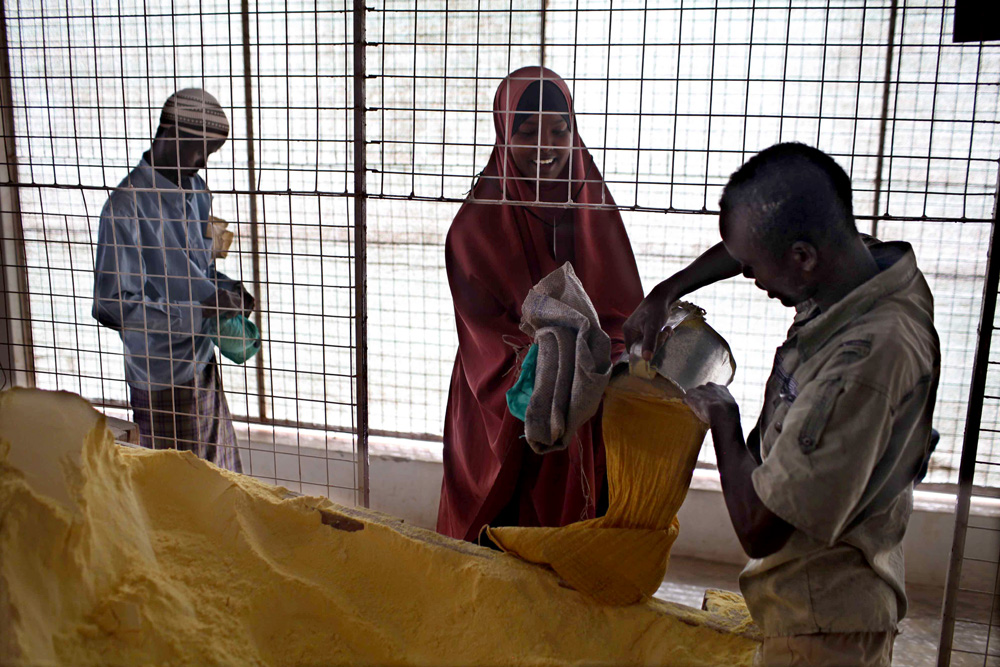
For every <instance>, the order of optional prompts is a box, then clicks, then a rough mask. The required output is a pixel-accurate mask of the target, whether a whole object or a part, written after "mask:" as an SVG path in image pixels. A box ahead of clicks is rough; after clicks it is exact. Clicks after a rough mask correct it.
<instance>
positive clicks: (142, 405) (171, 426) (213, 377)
mask: <svg viewBox="0 0 1000 667" xmlns="http://www.w3.org/2000/svg"><path fill="white" fill-rule="evenodd" d="M129 390H130V392H131V398H130V402H131V404H132V411H133V419H134V420H135V423H136V424H138V425H139V444H141V445H142V446H143V447H150V448H152V449H185V450H188V451H191V452H194V453H195V454H196V455H197V456H198V457H200V458H203V459H205V460H206V461H211V462H212V463H214V464H215V465H217V466H219V467H220V468H225V469H227V470H232V471H233V472H243V465H242V462H241V461H240V452H239V450H238V449H237V448H236V431H235V430H234V429H233V418H232V415H231V414H230V412H229V405H228V404H227V403H226V395H225V393H223V390H222V378H221V377H220V376H219V369H218V366H217V365H216V362H215V360H214V359H213V360H212V362H211V363H210V364H209V365H208V366H207V367H206V368H205V372H204V373H203V374H202V376H201V378H198V377H197V376H196V377H195V378H194V379H193V380H192V381H191V382H190V383H188V384H186V385H181V386H178V387H173V388H172V389H164V390H162V391H143V390H141V389H136V388H134V387H129Z"/></svg>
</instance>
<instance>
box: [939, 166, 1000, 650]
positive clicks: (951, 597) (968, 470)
mask: <svg viewBox="0 0 1000 667" xmlns="http://www.w3.org/2000/svg"><path fill="white" fill-rule="evenodd" d="M998 214H1000V171H998V173H997V194H996V199H995V200H994V203H993V223H992V229H991V231H990V247H989V251H988V257H989V259H988V260H987V263H986V282H985V284H984V285H983V305H982V309H981V311H980V316H979V341H978V343H977V344H976V356H975V360H974V361H973V365H972V384H971V385H970V387H969V408H968V411H967V412H966V416H965V437H964V438H963V439H962V462H961V464H960V466H959V469H958V501H957V507H956V512H955V535H954V538H953V540H952V544H951V562H950V564H949V566H948V578H947V580H946V582H945V595H944V603H943V606H942V611H941V641H940V643H939V644H938V663H937V664H938V667H948V666H949V665H950V664H951V653H952V645H953V641H954V637H955V620H956V619H955V609H956V607H957V604H958V592H959V591H958V589H959V584H960V582H961V577H962V559H963V557H964V554H965V535H966V531H967V529H968V527H969V507H970V505H971V502H972V483H973V480H974V476H975V472H976V456H977V455H978V453H979V426H980V423H981V421H982V417H983V399H984V396H985V394H986V380H987V375H988V374H989V359H990V343H991V342H992V338H993V323H994V321H995V319H994V318H995V317H996V308H997V295H998V289H1000V258H998V257H997V256H996V254H995V253H996V251H997V250H1000V238H998V237H1000V224H998V222H1000V220H998ZM994 595H996V592H994Z"/></svg>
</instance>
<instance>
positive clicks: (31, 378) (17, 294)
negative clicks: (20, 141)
mask: <svg viewBox="0 0 1000 667" xmlns="http://www.w3.org/2000/svg"><path fill="white" fill-rule="evenodd" d="M9 53H10V51H9V49H8V45H7V11H6V6H5V4H4V3H3V2H0V133H2V135H3V154H4V163H3V171H2V176H0V178H2V179H3V180H2V182H0V241H2V242H0V373H3V377H0V388H2V387H3V386H4V385H5V384H7V383H10V384H14V385H21V386H28V387H33V386H35V361H34V353H33V349H32V340H31V301H30V299H29V295H28V270H27V255H26V253H25V249H24V229H23V226H22V224H21V194H20V190H19V186H18V183H19V180H18V174H17V145H16V142H15V135H14V92H13V88H12V86H11V79H10V56H9ZM8 374H9V375H8Z"/></svg>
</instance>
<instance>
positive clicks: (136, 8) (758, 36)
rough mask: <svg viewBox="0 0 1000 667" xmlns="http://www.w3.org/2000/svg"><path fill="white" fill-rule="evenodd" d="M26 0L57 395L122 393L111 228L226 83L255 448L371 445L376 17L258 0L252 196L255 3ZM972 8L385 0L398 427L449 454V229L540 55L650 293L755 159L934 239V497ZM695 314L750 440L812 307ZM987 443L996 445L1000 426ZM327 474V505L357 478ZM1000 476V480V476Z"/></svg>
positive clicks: (964, 241) (974, 122) (18, 18)
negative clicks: (143, 166) (825, 183)
mask: <svg viewBox="0 0 1000 667" xmlns="http://www.w3.org/2000/svg"><path fill="white" fill-rule="evenodd" d="M7 4H8V5H9V6H8V7H7V8H6V14H7V17H6V18H7V25H6V27H7V34H8V40H9V46H10V48H9V55H10V62H11V68H12V77H11V83H12V87H13V92H14V105H13V107H14V108H13V110H14V116H15V122H16V128H17V134H16V137H15V139H16V144H17V153H18V160H19V175H20V188H19V192H20V198H21V213H22V220H23V225H24V233H25V240H26V245H25V247H26V252H27V273H28V284H29V286H30V305H31V333H32V337H33V348H32V354H33V360H34V366H35V371H36V376H37V379H38V383H39V385H41V386H45V387H59V388H66V389H72V390H74V391H78V392H80V393H82V394H83V395H85V396H87V397H88V398H91V399H93V400H95V401H97V402H98V403H100V404H104V405H108V406H124V405H126V398H127V397H126V387H125V384H124V381H123V375H122V351H121V343H120V341H119V340H118V339H117V337H116V336H115V335H114V334H113V333H111V332H109V331H107V330H102V329H99V328H98V327H97V325H96V323H95V322H94V321H93V320H92V319H91V317H90V304H91V291H92V277H93V275H92V270H93V252H94V242H95V236H96V229H97V216H98V214H99V211H100V208H101V206H102V205H103V202H104V200H105V199H106V197H107V194H108V192H109V190H110V189H111V188H113V187H114V186H115V185H116V184H117V183H118V182H119V181H120V180H121V178H122V177H123V176H124V175H125V173H127V171H128V169H129V168H130V167H131V166H133V165H134V164H135V162H136V161H137V159H138V156H139V155H140V154H141V152H142V151H143V150H145V148H146V147H147V146H148V142H149V138H150V136H151V135H152V133H153V131H154V130H155V125H156V117H157V114H158V112H159V106H160V104H161V103H162V101H163V99H165V97H166V96H167V95H168V94H169V93H170V92H172V91H173V90H175V89H177V88H180V87H183V86H186V85H196V86H201V87H205V88H207V89H209V90H210V91H212V92H213V93H214V94H215V95H216V96H217V97H219V99H220V100H221V101H222V103H223V105H224V107H225V108H226V110H227V113H229V115H230V120H231V122H232V126H233V128H234V129H233V134H232V135H231V139H230V141H229V142H228V143H227V144H226V145H225V147H224V148H223V150H222V151H221V153H220V154H218V155H216V156H214V157H213V159H212V162H211V167H210V169H209V170H208V172H207V174H208V175H207V178H208V182H209V185H210V187H211V189H212V191H213V193H214V195H215V200H214V213H215V214H216V215H218V216H219V217H222V218H225V219H227V220H229V221H230V222H231V223H232V224H233V226H234V227H235V231H236V232H237V243H236V245H235V246H234V248H233V251H232V253H231V254H230V256H229V258H228V259H226V260H224V261H223V262H222V263H220V268H221V269H222V270H224V271H226V272H228V273H229V274H230V275H232V276H233V277H236V278H240V279H242V280H244V282H246V283H247V284H251V283H252V276H253V266H254V255H255V253H256V257H257V260H256V261H257V262H258V266H259V268H260V275H261V284H260V292H261V293H260V294H259V295H258V297H259V303H260V305H261V308H262V309H263V314H264V318H263V332H264V336H265V345H264V350H263V354H262V360H263V368H262V369H261V370H260V371H258V370H257V368H256V367H255V366H254V365H253V363H254V362H251V364H249V365H248V366H246V367H235V366H232V365H229V364H227V365H226V366H225V369H224V373H223V376H224V382H225V386H226V390H227V394H228V395H229V397H230V404H231V407H232V409H233V411H234V413H235V414H236V416H237V418H238V420H239V421H240V426H239V429H240V430H239V435H240V437H241V438H243V439H246V440H250V441H252V442H253V443H254V445H253V447H254V448H255V449H260V450H261V452H260V454H261V456H259V457H258V456H256V453H257V452H256V451H255V452H252V454H253V456H251V461H253V462H256V461H257V460H264V459H265V458H266V459H269V460H270V461H271V464H270V465H271V468H276V466H277V464H276V463H275V461H277V457H278V456H279V454H281V453H288V455H289V456H295V455H301V456H303V457H311V456H317V457H319V458H320V459H324V460H325V459H326V458H328V453H329V452H332V451H336V452H338V453H337V456H342V457H343V458H344V459H345V460H347V461H350V460H351V459H352V447H353V444H352V441H351V437H350V436H344V438H346V444H344V442H341V437H340V436H335V435H332V432H333V431H336V430H340V431H345V432H349V431H351V430H352V428H353V426H354V419H355V410H356V407H357V401H356V396H357V394H356V375H357V368H356V363H355V356H356V355H355V348H354V345H355V338H354V336H355V334H354V324H355V321H354V319H353V318H354V299H353V289H354V287H355V286H356V283H355V281H354V273H353V268H352V266H353V260H354V258H355V257H356V256H357V249H356V248H354V246H353V245H352V244H353V235H352V225H353V222H354V221H353V218H352V211H353V209H352V199H351V194H352V193H353V185H352V183H353V181H352V178H353V160H352V148H353V147H352V141H353V129H352V128H353V126H352V122H353V116H352V111H351V109H352V105H353V103H354V100H353V97H352V88H351V86H352V81H351V79H352V76H353V65H352V54H351V48H352V45H351V42H352V31H351V21H352V12H351V6H350V5H348V4H346V3H335V4H334V5H330V4H320V3H316V2H273V3H272V2H267V3H265V2H260V3H251V4H250V6H249V8H248V18H249V22H248V28H249V41H248V44H249V45H250V49H249V54H250V62H249V71H250V82H251V93H252V101H251V104H250V110H251V111H252V115H253V129H254V142H253V146H254V149H255V151H254V152H255V172H254V178H255V180H254V182H253V184H252V186H251V185H249V181H248V172H247V168H248V159H249V154H248V150H247V147H248V141H247V139H248V136H247V131H246V114H247V108H246V103H245V89H244V78H243V77H244V72H243V53H242V48H243V40H242V35H241V32H242V22H241V12H240V7H239V5H238V4H237V3H233V2H222V1H219V0H216V1H202V2H194V1H190V2H172V3H166V2H162V3H160V2H154V3H150V2H146V3H144V4H143V5H141V6H140V5H135V4H130V3H126V2H111V1H110V0H90V2H85V3H69V2H68V1H67V2H63V3H45V4H44V5H43V4H41V3H37V2H34V3H33V2H26V1H24V0H21V1H18V2H13V3H7ZM952 14H953V8H952V4H951V3H950V2H941V1H940V0H938V1H931V0H925V1H920V2H917V1H914V2H901V3H898V4H896V3H893V2H891V1H890V0H879V1H876V0H868V1H865V0H852V1H847V2H840V3H828V2H825V1H819V0H809V1H806V2H796V3H788V2H776V1H774V2H771V1H767V0H756V1H754V2H750V1H749V0H731V1H728V2H685V3H679V4H677V5H672V6H670V7H669V8H661V7H658V6H653V7H651V6H649V3H645V2H616V3H614V4H613V5H610V6H609V5H604V4H600V3H592V2H582V1H577V0H571V1H552V2H548V3H547V4H546V9H545V12H544V15H543V13H542V12H541V11H539V6H538V3H537V2H519V1H517V0H504V1H501V0H455V1H452V0H448V2H444V1H443V0H441V1H439V2H416V1H412V0H411V1H408V2H394V1H388V2H383V1H378V2H374V3H373V4H372V6H371V7H370V8H369V11H368V12H367V22H368V47H367V55H368V67H367V83H368V97H367V100H366V102H365V104H366V108H367V111H366V120H367V124H368V138H369V141H368V145H367V160H368V164H369V173H368V191H369V196H370V197H371V201H370V202H369V213H368V234H367V243H368V266H369V279H368V285H367V286H368V298H369V312H368V316H369V322H370V332H371V333H370V338H369V362H370V376H369V382H368V387H369V389H370V392H371V401H370V408H371V419H370V423H371V426H372V427H373V429H374V430H375V431H382V432H386V433H398V434H406V435H409V436H416V437H420V438H425V439H432V440H433V439H439V438H440V435H441V428H442V424H443V414H444V404H445V401H446V398H447V391H448V380H449V377H450V373H451V366H452V362H453V360H454V354H455V348H456V337H455V333H454V323H453V313H452V306H451V298H450V294H449V293H448V289H447V282H446V279H445V274H444V260H443V247H442V246H443V240H444V235H445V233H446V231H447V228H448V225H449V223H450V221H451V218H452V216H453V215H454V213H455V212H456V211H457V208H458V204H459V202H460V201H461V200H462V199H463V197H464V196H465V194H466V192H468V190H469V188H470V186H471V184H472V182H473V179H474V177H475V175H476V173H477V172H478V171H479V170H480V169H482V168H483V166H484V165H485V163H486V159H487V156H488V154H489V151H490V149H491V147H492V145H493V141H494V136H493V135H494V132H493V124H492V114H491V105H492V97H493V93H494V91H495V89H496V86H497V84H498V83H499V81H500V80H501V79H502V77H503V76H504V75H506V74H507V73H508V72H509V71H511V70H512V69H515V68H517V67H519V66H523V65H527V64H536V63H538V62H539V59H540V58H541V57H542V55H541V52H542V48H543V42H544V51H545V54H544V58H545V64H546V65H547V66H549V67H551V68H553V69H555V70H556V71H557V72H559V73H560V74H562V75H563V76H564V77H565V78H566V79H567V81H568V82H569V84H570V87H571V89H572V91H573V95H574V99H575V105H576V108H577V112H578V118H579V123H580V134H581V136H582V137H583V139H584V141H585V142H586V143H587V144H588V146H589V148H590V149H591V151H592V153H593V154H594V156H595V158H596V160H597V163H598V166H599V167H600V168H601V171H602V173H603V174H604V176H605V179H606V181H607V182H608V185H609V188H610V190H611V192H612V194H613V195H614V196H615V198H616V200H617V202H618V204H619V205H620V206H621V207H622V210H623V212H622V215H623V218H624V219H625V223H626V226H627V229H628V231H629V234H630V236H631V239H632V243H633V247H634V249H635V251H636V255H637V260H638V263H639V268H640V272H641V275H642V277H643V283H644V287H645V288H646V289H647V290H648V289H649V288H650V287H652V286H653V285H654V284H655V282H656V281H658V280H659V279H662V278H663V277H666V276H668V275H670V274H671V273H672V272H674V271H676V270H677V269H679V268H681V267H682V266H684V265H685V264H686V263H687V262H688V261H690V260H691V259H692V258H694V257H695V256H697V254H698V253H699V252H700V251H702V250H703V249H705V248H707V247H708V246H709V245H711V244H712V243H713V242H715V240H717V238H718V232H717V228H716V224H717V223H716V209H717V200H718V196H719V194H720V192H721V188H722V186H723V185H724V184H725V181H726V179H727V177H728V174H729V173H731V172H732V171H733V170H734V169H736V168H737V167H738V166H739V165H740V164H741V163H742V162H743V161H744V160H745V159H746V158H747V157H748V156H749V155H751V154H752V153H754V152H756V151H757V150H759V149H761V148H764V147H766V146H768V145H770V144H772V143H774V142H776V141H786V140H800V141H804V142H807V143H810V144H815V145H817V146H819V147H820V148H822V149H824V150H826V151H828V152H830V153H831V154H833V155H834V156H835V157H836V159H837V160H838V161H839V162H840V163H841V164H842V165H843V166H844V167H845V168H846V169H847V170H848V172H849V173H850V174H851V176H852V178H853V180H854V185H855V192H856V195H855V208H856V212H857V213H858V214H859V218H860V219H859V226H860V227H861V228H862V230H864V231H874V232H876V234H877V235H878V236H880V237H882V238H886V239H891V238H902V239H905V240H908V241H910V242H911V243H913V244H914V246H915V249H916V252H917V258H918V262H919V264H920V265H921V267H922V268H923V269H924V272H925V274H926V275H927V277H928V280H929V281H930V283H931V287H932V289H933V291H934V294H935V297H936V303H937V306H936V308H937V312H936V314H937V324H938V329H939V331H940V333H941V337H942V348H943V351H944V368H943V377H942V382H941V387H940V393H939V401H938V409H937V423H936V426H937V428H938V429H939V430H940V431H941V433H942V441H941V444H940V445H939V449H938V452H937V454H936V455H935V458H934V461H933V464H932V470H931V473H930V476H929V481H930V482H944V483H954V482H955V480H956V472H955V471H956V469H957V463H958V449H959V446H960V445H959V442H960V436H961V433H962V429H963V425H964V412H965V405H966V400H967V394H968V387H969V373H970V366H971V349H972V341H973V340H974V336H975V330H976V317H977V315H976V313H977V311H978V306H979V302H980V296H979V295H980V294H981V285H982V282H981V280H982V278H981V276H982V274H983V271H984V266H985V256H986V253H985V240H986V238H987V234H988V225H986V224H982V223H985V222H986V221H988V219H989V218H990V213H991V209H992V206H993V202H994V198H995V190H994V184H995V182H996V171H997V162H996V157H997V155H998V153H1000V129H998V122H997V117H998V105H1000V102H998V100H1000V95H998V87H1000V47H998V46H997V45H995V44H960V45H957V44H952V43H951V40H950V29H951V23H952ZM543 31H544V40H543V39H542V36H543ZM887 65H888V66H887ZM883 107H884V110H885V112H884V113H883ZM251 199H253V201H254V202H255V204H256V208H257V221H258V224H257V226H256V228H257V232H258V234H259V237H258V240H257V244H256V246H255V247H254V246H253V244H252V243H251V239H252V235H251V229H252V227H253V225H252V224H251ZM694 298H695V300H696V301H697V302H698V303H699V304H700V305H702V306H704V307H705V308H706V309H707V310H708V312H709V317H710V321H711V322H712V324H713V325H714V326H715V327H716V328H717V329H719V331H721V332H722V333H723V334H724V335H726V336H727V337H728V338H729V340H730V342H731V343H732V344H733V348H734V352H735V354H736V356H737V360H738V362H739V365H740V369H739V372H738V375H737V381H736V383H735V385H734V387H733V390H734V394H735V395H736V397H737V399H738V400H739V401H740V404H741V406H742V411H743V414H744V418H745V419H746V420H747V423H746V424H745V426H746V427H747V428H749V425H750V424H749V422H750V421H752V419H753V418H754V417H755V415H756V412H757V409H758V407H759V401H760V394H761V392H760V387H761V386H762V384H763V380H764V378H765V377H766V375H767V373H768V372H769V370H770V361H771V357H772V351H773V348H774V346H776V345H777V344H778V343H779V342H780V341H781V339H782V338H783V335H784V330H785V328H786V327H787V325H788V321H789V317H788V313H787V311H785V310H784V309H782V308H780V307H778V306H777V304H774V303H770V302H768V301H767V300H766V299H765V298H764V297H763V295H761V294H760V293H758V292H757V291H756V290H755V289H754V288H753V286H752V285H750V284H748V283H747V282H742V281H729V282H727V283H725V284H720V285H717V286H714V287H712V288H708V289H705V290H702V291H701V292H699V293H698V294H696V295H695V297H694ZM279 427H281V428H279ZM282 429H284V430H282ZM984 435H988V434H984ZM281 447H286V449H281ZM983 448H984V451H990V452H992V451H994V450H996V449H998V446H997V444H996V443H995V442H994V440H993V439H992V436H990V437H989V438H988V439H986V440H985V441H984V443H983ZM275 452H277V453H275ZM330 455H331V456H332V454H330ZM289 460H291V459H289ZM703 461H704V462H705V463H708V464H710V463H711V461H712V450H711V447H710V446H708V447H706V449H705V451H704V454H703ZM254 465H256V463H254ZM261 465H265V464H264V463H261ZM294 467H297V468H302V470H305V469H306V468H308V469H309V470H313V469H314V468H315V466H313V465H312V464H309V463H306V464H302V463H297V464H296V465H295V466H294ZM321 467H322V466H321ZM334 467H336V466H334ZM271 472H273V473H274V474H272V475H271V478H273V479H277V480H278V481H282V482H289V481H291V482H295V479H294V478H296V476H297V475H300V474H307V473H299V472H296V473H295V475H289V476H285V477H281V476H278V475H277V472H276V471H275V470H272V471H271ZM308 474H312V473H308ZM318 478H321V482H322V485H325V484H326V482H327V473H326V472H323V473H322V475H319V477H318ZM350 478H351V475H350V474H345V475H338V476H337V479H350ZM330 479H331V483H330V484H329V489H328V490H331V489H335V488H337V487H339V486H341V484H340V483H339V482H338V483H333V482H332V479H333V478H330ZM981 483H982V484H983V485H986V486H991V487H995V486H997V485H998V483H1000V478H998V477H996V475H995V473H993V472H992V470H991V471H989V472H987V473H984V475H983V476H982V477H981ZM343 486H345V488H347V487H350V486H351V484H347V483H346V482H345V483H344V484H343Z"/></svg>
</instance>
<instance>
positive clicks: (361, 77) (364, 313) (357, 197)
mask: <svg viewBox="0 0 1000 667" xmlns="http://www.w3.org/2000/svg"><path fill="white" fill-rule="evenodd" d="M367 11H368V8H367V7H366V6H365V0H354V334H355V335H354V338H355V345H356V346H357V347H356V348H355V355H356V359H355V364H356V366H355V367H356V372H357V389H358V392H357V399H358V412H357V416H358V421H357V431H356V433H357V441H358V450H357V480H356V486H357V501H358V502H359V503H360V504H361V505H362V506H364V507H368V506H369V503H370V494H369V486H370V485H369V483H368V472H369V468H368V278H367V261H368V257H367V255H368V252H367V223H368V186H367V179H366V174H365V172H366V171H367V168H368V163H367V159H366V153H365V151H366V145H365V144H366V142H367V125H366V120H367V119H366V117H365V113H366V108H365V105H366V95H365V77H366V76H367V68H366V61H365V47H366V46H367V43H366V42H367V34H366V24H365V19H366V16H365V14H366V12H367Z"/></svg>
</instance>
